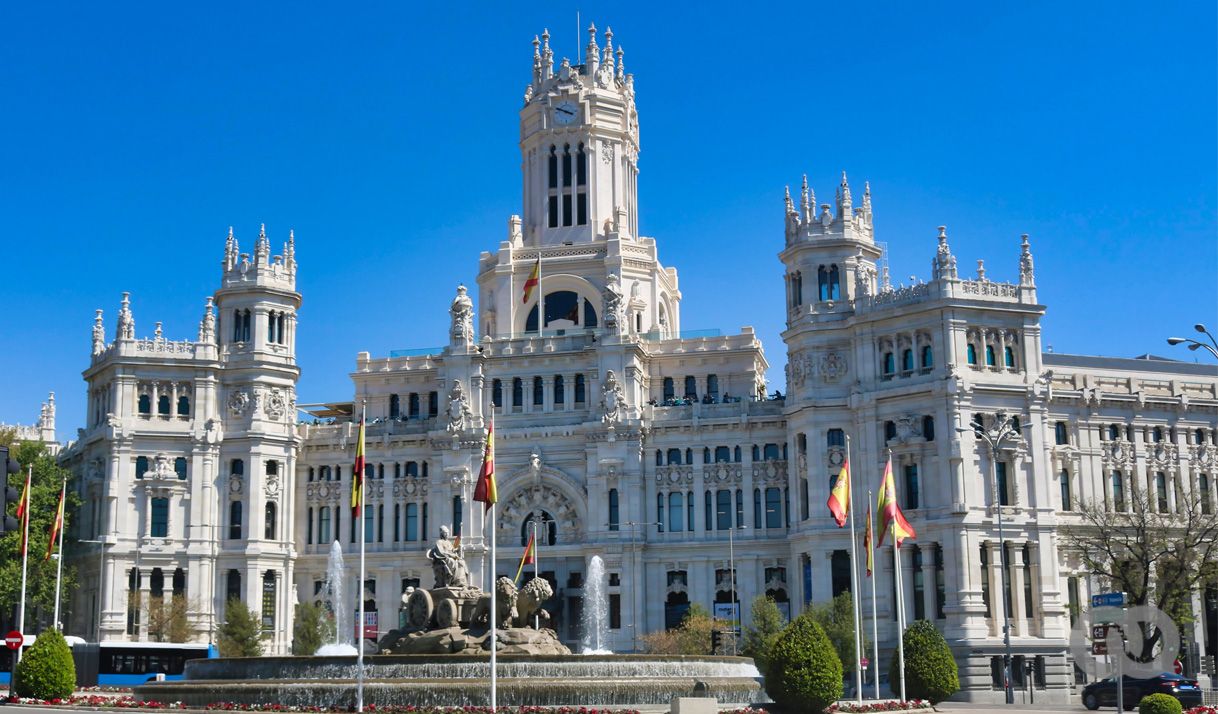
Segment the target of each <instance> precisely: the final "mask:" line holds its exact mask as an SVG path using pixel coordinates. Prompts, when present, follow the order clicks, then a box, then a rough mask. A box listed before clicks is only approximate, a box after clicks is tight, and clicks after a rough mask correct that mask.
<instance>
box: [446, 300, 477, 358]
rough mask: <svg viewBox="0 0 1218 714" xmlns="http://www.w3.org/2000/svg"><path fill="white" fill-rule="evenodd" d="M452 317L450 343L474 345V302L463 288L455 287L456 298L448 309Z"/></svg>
mask: <svg viewBox="0 0 1218 714" xmlns="http://www.w3.org/2000/svg"><path fill="white" fill-rule="evenodd" d="M448 312H449V314H451V315H452V330H451V335H452V342H453V344H455V345H467V346H468V345H472V344H473V343H474V301H473V300H470V299H469V295H467V294H466V291H465V286H464V285H458V286H457V296H456V297H455V298H453V304H452V306H451V307H450V308H448Z"/></svg>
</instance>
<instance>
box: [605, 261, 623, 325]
mask: <svg viewBox="0 0 1218 714" xmlns="http://www.w3.org/2000/svg"><path fill="white" fill-rule="evenodd" d="M601 317H602V319H603V321H604V323H605V327H607V328H609V329H611V330H616V329H617V327H618V323H619V322H620V321H621V317H622V288H621V285H620V284H619V282H618V277H617V274H616V273H609V275H607V276H605V294H604V296H603V298H602V300H601Z"/></svg>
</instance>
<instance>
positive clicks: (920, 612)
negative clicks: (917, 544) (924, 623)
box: [911, 548, 926, 620]
mask: <svg viewBox="0 0 1218 714" xmlns="http://www.w3.org/2000/svg"><path fill="white" fill-rule="evenodd" d="M912 555H913V567H912V569H911V571H912V575H913V611H914V619H915V620H925V619H926V583H925V582H924V576H923V573H922V549H921V548H915V549H914V551H913V553H912Z"/></svg>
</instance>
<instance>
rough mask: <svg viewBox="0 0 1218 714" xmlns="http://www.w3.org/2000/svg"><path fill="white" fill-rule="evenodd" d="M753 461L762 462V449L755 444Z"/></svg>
mask: <svg viewBox="0 0 1218 714" xmlns="http://www.w3.org/2000/svg"><path fill="white" fill-rule="evenodd" d="M752 456H753V461H761V447H760V446H757V445H756V444H753V454H752Z"/></svg>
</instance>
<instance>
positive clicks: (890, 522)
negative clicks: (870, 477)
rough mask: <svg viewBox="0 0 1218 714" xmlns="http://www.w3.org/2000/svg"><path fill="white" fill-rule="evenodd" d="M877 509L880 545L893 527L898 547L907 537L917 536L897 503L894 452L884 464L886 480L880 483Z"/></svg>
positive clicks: (893, 535) (893, 534)
mask: <svg viewBox="0 0 1218 714" xmlns="http://www.w3.org/2000/svg"><path fill="white" fill-rule="evenodd" d="M875 507H876V510H877V511H879V513H880V545H883V544H884V534H885V533H887V532H888V529H889V528H892V537H893V539H894V540H896V542H897V547H898V548H899V547H901V543H903V542H904V541H905V539H906V538H916V537H917V536H918V534H917V533H915V532H914V529H913V526H911V525H909V521H907V520H905V514H904V513H901V507H900V506H899V505H897V484H896V481H894V480H893V478H892V454H889V455H888V463H887V464H885V465H884V482H883V483H881V484H880V496H879V498H877V499H876V506H875Z"/></svg>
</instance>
